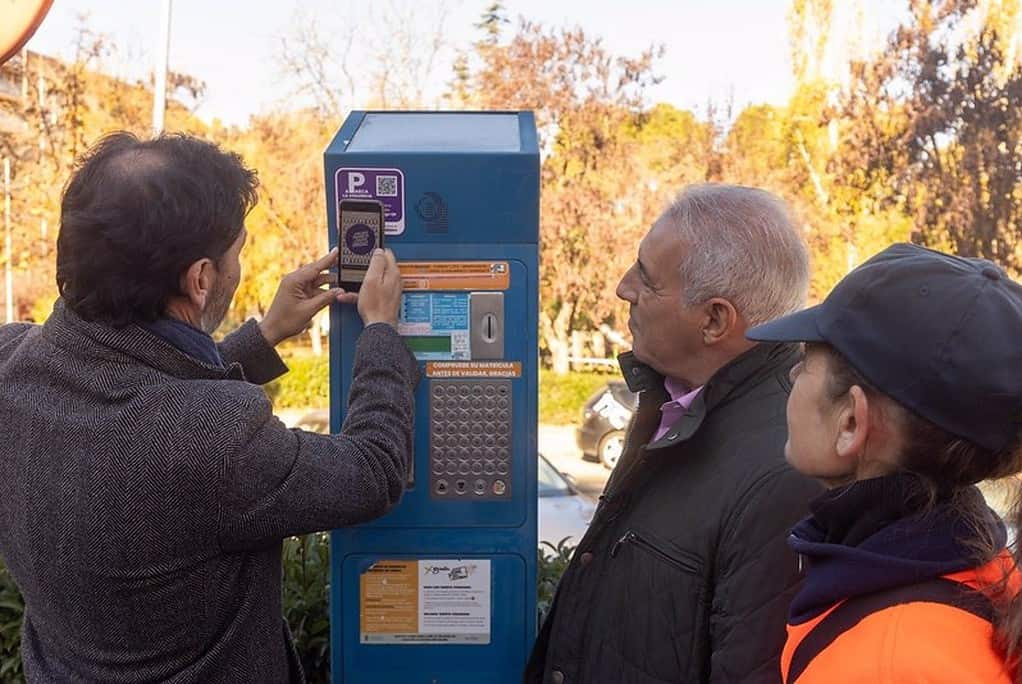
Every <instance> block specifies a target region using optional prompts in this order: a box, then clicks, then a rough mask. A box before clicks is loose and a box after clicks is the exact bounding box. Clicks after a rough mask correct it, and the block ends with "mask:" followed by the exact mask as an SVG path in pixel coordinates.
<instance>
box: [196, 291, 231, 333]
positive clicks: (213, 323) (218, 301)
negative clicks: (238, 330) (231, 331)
mask: <svg viewBox="0 0 1022 684" xmlns="http://www.w3.org/2000/svg"><path fill="white" fill-rule="evenodd" d="M231 299H232V293H231V292H228V290H227V288H226V287H224V284H223V279H222V278H217V280H216V283H214V285H213V291H212V292H211V293H210V296H209V303H208V304H207V305H206V308H205V309H204V310H203V311H202V315H201V316H200V317H199V324H200V327H201V328H202V330H203V332H205V333H206V334H207V335H212V334H213V331H215V330H216V329H217V328H219V327H220V324H221V323H223V322H224V318H225V317H226V316H227V310H228V309H230V308H231Z"/></svg>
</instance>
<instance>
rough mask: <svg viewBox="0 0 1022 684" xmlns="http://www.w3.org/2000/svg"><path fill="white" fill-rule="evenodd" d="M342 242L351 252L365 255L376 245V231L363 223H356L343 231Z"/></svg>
mask: <svg viewBox="0 0 1022 684" xmlns="http://www.w3.org/2000/svg"><path fill="white" fill-rule="evenodd" d="M344 242H345V243H346V244H347V245H348V250H349V251H350V252H351V253H352V254H357V255H359V256H365V255H366V254H369V252H371V251H373V248H374V247H376V232H375V231H374V230H373V229H372V228H370V227H369V226H367V225H366V224H364V223H356V224H355V225H353V226H351V227H350V228H348V229H347V230H346V231H344Z"/></svg>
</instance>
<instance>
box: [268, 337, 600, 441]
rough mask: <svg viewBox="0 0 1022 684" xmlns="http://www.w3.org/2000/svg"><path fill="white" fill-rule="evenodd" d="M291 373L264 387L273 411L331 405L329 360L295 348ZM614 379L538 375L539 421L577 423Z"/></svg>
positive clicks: (288, 357) (288, 356) (288, 354)
mask: <svg viewBox="0 0 1022 684" xmlns="http://www.w3.org/2000/svg"><path fill="white" fill-rule="evenodd" d="M283 356H284V361H285V363H287V365H288V368H290V369H291V370H290V372H288V373H285V374H284V375H283V376H281V377H280V378H278V379H277V380H274V381H273V382H271V383H269V384H267V385H266V386H265V389H266V393H267V394H268V395H269V397H270V399H271V400H272V401H273V406H274V408H276V409H290V408H323V407H326V406H329V405H330V358H329V356H328V355H327V354H323V355H322V356H313V355H312V354H310V353H309V352H308V351H307V350H304V349H301V348H295V349H293V350H287V351H285V352H284V354H283ZM615 377H616V376H615V375H614V374H612V373H583V372H574V373H568V374H567V375H557V374H555V373H553V372H552V371H548V370H541V371H540V372H539V422H541V423H549V424H553V425H569V424H573V423H577V422H578V421H579V418H580V416H581V412H582V405H583V404H584V403H585V402H586V399H588V398H589V397H590V396H591V395H592V394H593V392H595V391H596V390H597V389H599V388H600V387H603V385H605V384H606V383H607V381H608V380H613V379H614V378H615Z"/></svg>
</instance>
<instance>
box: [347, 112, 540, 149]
mask: <svg viewBox="0 0 1022 684" xmlns="http://www.w3.org/2000/svg"><path fill="white" fill-rule="evenodd" d="M521 149H522V143H521V138H520V136H519V129H518V115H517V114H514V113H508V112H369V113H367V114H366V115H365V118H364V119H362V124H361V125H360V126H359V127H358V130H357V131H356V132H355V135H354V136H353V137H352V140H351V143H349V144H348V147H347V151H348V152H384V151H387V152H519V151H521Z"/></svg>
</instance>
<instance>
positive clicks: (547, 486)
mask: <svg viewBox="0 0 1022 684" xmlns="http://www.w3.org/2000/svg"><path fill="white" fill-rule="evenodd" d="M569 494H571V485H569V484H568V482H567V480H565V479H564V476H562V475H561V474H560V473H559V472H557V469H556V468H554V467H553V466H552V465H550V463H549V461H547V460H546V459H545V458H543V457H542V456H540V457H539V495H540V496H568V495H569Z"/></svg>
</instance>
